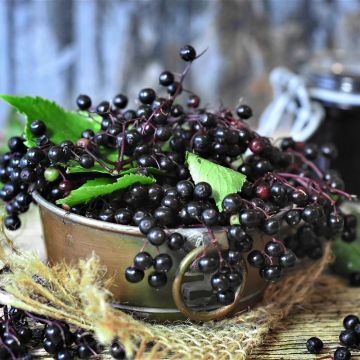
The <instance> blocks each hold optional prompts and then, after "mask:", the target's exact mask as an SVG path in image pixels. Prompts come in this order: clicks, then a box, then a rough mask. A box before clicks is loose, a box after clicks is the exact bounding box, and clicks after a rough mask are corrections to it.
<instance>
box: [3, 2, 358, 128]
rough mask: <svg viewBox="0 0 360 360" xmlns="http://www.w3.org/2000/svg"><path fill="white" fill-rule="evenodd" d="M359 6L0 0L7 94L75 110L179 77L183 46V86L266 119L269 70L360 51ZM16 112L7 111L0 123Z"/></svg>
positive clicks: (349, 4)
mask: <svg viewBox="0 0 360 360" xmlns="http://www.w3.org/2000/svg"><path fill="white" fill-rule="evenodd" d="M359 20H360V1H358V0H223V1H217V0H0V74H1V75H0V93H6V94H23V95H24V94H26V95H39V96H43V97H46V98H50V99H53V100H56V101H57V102H59V103H60V104H61V105H63V106H65V107H69V108H75V98H76V96H77V95H78V94H79V93H86V94H89V95H90V96H91V97H93V98H94V100H95V102H97V101H100V100H103V99H108V98H111V97H112V96H113V95H114V94H116V93H118V92H125V93H127V94H128V95H129V97H130V98H132V99H134V98H135V97H136V95H137V93H138V91H139V89H141V88H142V87H145V86H151V87H156V86H157V82H158V74H159V73H160V72H161V71H162V70H164V69H169V70H173V71H181V69H182V68H183V66H184V63H183V62H182V61H181V60H180V58H179V57H178V50H179V48H180V47H181V46H182V45H183V44H186V43H190V44H192V45H194V46H195V47H196V49H197V50H198V52H200V51H201V50H203V49H205V48H208V51H207V53H206V54H205V55H204V56H203V57H202V58H200V59H199V60H197V61H196V62H195V63H194V65H193V68H192V71H191V74H190V75H189V77H188V78H187V80H186V84H185V86H186V87H187V88H190V89H192V90H194V91H195V92H196V93H198V94H199V95H201V97H202V99H203V100H204V102H205V103H211V104H215V105H218V104H219V103H220V102H222V103H223V104H226V105H228V106H235V105H236V104H237V103H238V101H239V99H244V101H246V102H247V103H249V104H250V105H252V106H253V108H254V112H255V115H259V114H260V113H261V111H262V110H263V108H264V106H265V105H266V104H267V103H268V101H269V100H270V99H271V89H270V87H269V85H268V75H269V71H270V70H271V69H272V68H274V67H275V66H279V65H284V66H287V67H289V68H290V69H293V70H297V69H299V67H300V66H301V64H303V63H304V62H306V61H307V60H308V59H309V58H310V57H311V56H312V54H314V53H316V52H319V51H323V50H326V49H332V48H337V47H341V48H344V49H350V50H351V49H354V48H359V45H360V36H359V35H360V21H359ZM8 111H9V108H8V107H7V106H5V105H4V104H1V105H0V121H1V122H4V121H5V118H6V114H7V112H8Z"/></svg>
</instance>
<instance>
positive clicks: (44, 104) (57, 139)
mask: <svg viewBox="0 0 360 360" xmlns="http://www.w3.org/2000/svg"><path fill="white" fill-rule="evenodd" d="M0 98H1V99H3V100H5V101H6V102H7V103H9V104H10V105H12V106H13V107H14V108H16V109H17V110H18V111H19V112H20V113H21V114H23V115H25V117H26V123H25V130H24V136H25V145H26V146H27V147H32V146H35V145H36V141H35V136H34V135H33V134H32V133H31V131H30V124H31V122H32V121H33V120H36V119H40V120H42V121H43V122H44V123H45V125H46V127H47V132H48V135H49V136H50V139H51V140H52V141H53V142H54V143H55V144H59V143H61V142H62V141H64V140H70V141H73V142H76V141H77V140H78V139H79V137H80V134H81V132H82V131H83V130H84V129H91V130H93V131H95V132H96V131H99V130H100V122H99V118H98V117H96V116H95V117H90V116H88V115H85V114H84V113H83V112H82V113H80V112H72V111H65V110H64V109H63V108H61V107H60V106H59V105H57V104H56V103H55V102H53V101H50V100H46V99H43V98H41V97H31V96H8V95H0Z"/></svg>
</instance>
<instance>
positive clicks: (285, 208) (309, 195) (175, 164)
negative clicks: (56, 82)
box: [0, 45, 356, 304]
mask: <svg viewBox="0 0 360 360" xmlns="http://www.w3.org/2000/svg"><path fill="white" fill-rule="evenodd" d="M200 55H202V54H200ZM200 55H197V53H196V51H195V49H194V48H193V47H191V46H190V45H187V46H185V47H183V48H182V49H181V50H180V56H181V58H182V59H183V60H184V61H185V62H186V63H187V65H186V67H185V70H184V71H183V73H181V74H180V75H176V74H174V73H172V72H170V71H164V72H162V73H161V74H160V76H159V84H160V87H161V88H163V89H164V90H165V93H166V95H160V93H159V92H156V91H155V90H154V89H152V88H148V87H146V88H143V89H142V90H140V92H139V94H138V97H137V103H136V106H135V107H133V108H129V101H128V98H127V96H125V95H124V94H118V95H116V96H115V97H114V98H113V99H112V100H111V101H107V100H105V101H102V102H100V103H99V104H97V105H96V106H93V104H92V99H91V98H90V97H89V96H87V95H84V94H83V95H80V96H79V97H78V98H77V101H76V103H77V106H78V108H79V110H81V111H82V113H85V114H87V115H88V116H89V118H90V119H93V121H99V118H100V123H101V128H100V129H99V130H98V131H96V132H94V131H93V130H91V129H82V131H81V132H80V133H79V135H78V136H79V138H78V140H77V141H75V142H72V141H69V140H64V141H62V142H60V143H56V144H55V143H53V140H52V139H53V138H54V137H53V134H52V133H51V131H49V130H48V129H47V126H46V124H45V122H44V121H42V120H41V119H36V120H34V121H33V122H32V123H31V124H30V132H31V133H32V134H33V136H35V138H36V144H37V146H35V147H32V148H29V149H28V148H26V146H25V144H24V139H23V138H22V137H19V136H16V137H12V138H11V139H10V140H9V143H8V145H9V152H7V153H6V154H4V155H2V157H1V158H0V181H1V182H3V183H5V185H4V187H3V188H2V189H1V190H0V198H1V199H2V200H4V201H6V203H7V205H6V211H7V214H8V216H7V217H6V218H5V221H4V224H5V226H6V228H8V229H10V230H16V229H17V228H19V226H20V219H19V217H18V215H19V214H20V213H22V212H25V211H26V210H27V209H28V207H29V204H30V202H31V195H30V194H31V192H32V191H34V190H36V191H37V192H39V193H40V194H41V195H42V196H43V197H44V198H46V199H47V200H48V201H50V202H53V203H55V202H56V200H58V199H60V198H64V197H66V196H67V195H69V193H70V192H71V190H72V189H77V188H78V187H80V186H81V185H83V184H84V183H85V182H86V181H87V180H89V179H96V178H97V176H99V173H97V172H93V171H91V170H93V168H94V167H95V166H96V167H97V169H100V170H101V172H100V175H101V177H109V178H113V177H114V176H119V174H121V172H122V171H124V170H127V169H129V168H131V169H134V168H135V169H136V171H137V173H139V174H143V175H151V176H152V177H153V178H154V179H155V180H156V183H155V184H152V185H144V184H134V185H132V186H130V187H128V188H127V189H123V190H118V191H115V192H113V193H112V194H110V195H106V196H99V197H97V198H95V199H92V200H90V201H88V202H87V203H84V204H80V205H76V206H72V207H70V206H68V205H62V206H63V208H64V209H65V210H67V211H70V212H72V213H75V214H78V215H81V216H86V217H89V218H93V219H97V220H102V221H106V222H114V223H117V224H121V225H129V226H138V227H139V229H140V231H141V233H143V234H144V235H145V236H146V238H147V242H146V243H145V246H144V248H143V249H141V250H140V251H139V253H138V254H137V255H136V256H135V258H134V260H133V264H129V265H130V266H129V267H128V268H127V270H126V272H125V277H126V279H127V280H128V281H129V282H133V283H137V282H140V281H142V280H143V279H144V277H145V275H146V276H147V280H148V283H149V285H150V286H151V287H153V288H160V287H162V286H165V284H166V283H167V279H168V272H169V271H170V270H171V268H172V265H173V259H172V257H171V256H170V255H169V254H165V253H160V251H158V255H157V256H155V257H153V256H151V255H150V254H149V252H147V251H146V249H145V248H146V246H154V247H156V248H158V247H159V246H161V245H164V244H166V245H167V247H168V248H169V249H170V250H172V251H180V252H181V253H182V254H183V255H185V254H186V252H187V251H188V250H187V247H186V246H185V245H186V244H187V243H188V241H187V239H186V238H185V237H184V236H183V235H182V234H181V231H180V230H178V231H174V230H170V229H176V228H182V227H194V226H198V227H202V228H207V233H208V236H207V238H206V239H205V240H204V241H205V244H206V245H207V249H209V250H215V252H216V254H215V255H213V254H210V253H207V252H205V253H204V254H202V255H201V256H200V257H199V258H198V259H196V261H195V264H194V266H193V267H192V268H197V269H198V270H199V271H202V272H203V273H207V274H211V280H210V286H211V288H212V289H213V291H214V294H215V297H216V298H217V301H218V302H219V303H220V304H228V303H231V302H232V301H233V299H234V294H235V292H236V288H237V287H238V286H240V285H241V283H242V277H243V274H242V273H241V261H242V259H246V261H247V262H248V263H249V264H250V265H251V266H253V267H255V268H258V269H259V273H260V276H262V277H263V278H264V279H265V280H268V281H277V280H279V279H280V278H281V276H282V274H283V272H284V269H286V268H289V267H292V266H294V265H295V263H296V261H297V259H298V258H299V259H301V258H304V257H307V258H310V259H318V258H320V257H321V256H322V254H323V243H324V240H325V239H334V238H335V237H341V238H342V239H343V240H344V241H348V242H350V241H353V240H354V239H355V238H356V218H355V217H354V216H352V215H346V214H343V213H342V212H341V210H340V209H339V205H340V203H341V201H342V199H344V198H345V199H351V196H350V195H349V194H347V193H346V192H345V191H344V183H343V181H342V180H341V177H340V175H339V174H338V173H337V172H336V171H334V170H332V169H331V168H330V165H331V161H332V160H333V159H335V158H336V156H337V151H336V149H335V148H334V147H333V145H331V144H325V145H322V146H320V147H319V146H317V145H315V144H305V143H303V142H297V141H295V140H293V139H292V138H283V139H279V140H280V142H277V141H275V142H274V143H272V142H271V141H270V139H269V138H266V137H263V136H260V135H259V134H257V133H256V132H255V131H253V130H251V129H250V128H249V126H248V125H247V123H246V120H247V119H249V118H251V117H252V109H251V108H250V107H249V106H247V105H245V104H239V105H238V106H237V107H236V108H234V109H228V108H225V107H219V108H217V109H208V108H206V107H201V106H200V104H201V99H200V97H199V96H197V95H196V94H193V93H192V92H191V91H189V90H187V89H186V88H185V87H184V79H185V77H186V74H187V73H188V71H189V69H190V66H191V64H192V62H193V61H194V60H196V59H197V58H198V57H199V56H200ZM180 94H187V99H186V101H185V102H184V103H183V104H181V103H179V102H178V101H176V102H175V100H178V97H179V95H180ZM95 117H96V120H95ZM186 152H191V153H194V154H196V155H198V156H200V157H201V158H203V159H207V160H209V161H211V162H212V163H215V164H219V165H221V166H223V167H225V168H231V169H232V170H234V171H238V172H239V173H241V174H243V175H245V176H246V182H245V183H244V185H243V186H242V188H241V189H240V188H239V189H237V191H236V192H234V193H231V194H228V195H227V196H226V197H225V198H224V199H223V201H222V205H221V208H219V207H218V206H217V205H218V204H215V201H214V199H213V195H214V189H212V186H211V185H210V184H209V183H208V182H197V183H195V182H194V179H192V177H191V174H190V172H189V169H188V167H187V164H186V161H185V155H186ZM109 153H116V155H117V159H116V160H114V159H110V158H109V157H108V156H106V154H109ZM74 164H76V165H77V166H81V167H82V168H83V169H84V171H82V172H81V173H77V174H71V173H67V171H66V170H67V169H68V167H69V166H74ZM86 170H89V171H88V172H87V171H86ZM219 229H220V230H221V231H225V232H226V235H227V239H228V242H229V250H228V251H227V252H223V251H222V250H221V249H220V247H219V245H218V243H217V239H216V235H215V233H216V231H219ZM215 230H216V231H215ZM259 233H260V234H262V235H264V236H266V239H267V242H266V245H265V247H264V249H260V250H254V249H253V242H254V241H253V238H254V235H257V234H259ZM189 248H191V246H189Z"/></svg>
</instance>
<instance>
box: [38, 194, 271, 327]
mask: <svg viewBox="0 0 360 360" xmlns="http://www.w3.org/2000/svg"><path fill="white" fill-rule="evenodd" d="M33 197H34V199H35V200H36V202H37V203H38V205H39V208H40V216H41V220H42V226H43V231H44V239H45V244H46V249H47V254H48V259H49V261H50V262H51V263H56V262H58V261H61V260H65V261H66V262H68V263H76V262H77V261H78V259H79V258H81V257H84V258H86V257H88V256H90V255H91V254H92V253H95V254H96V255H97V256H99V258H100V259H101V261H102V263H103V264H104V265H105V266H106V268H107V274H106V276H111V277H113V278H114V285H113V286H112V287H111V288H110V290H111V292H112V293H113V295H114V300H115V302H116V304H115V305H116V306H118V307H120V308H123V309H124V310H127V311H130V312H133V313H136V314H137V315H139V316H142V317H151V318H158V319H162V320H166V319H178V318H181V317H183V316H182V315H181V312H180V311H179V309H177V307H176V305H175V302H174V300H173V289H172V286H173V282H174V279H175V277H176V273H177V270H178V269H180V271H181V272H182V273H183V272H184V270H185V269H184V268H183V267H182V268H180V263H181V261H182V259H183V258H184V256H185V255H186V253H185V252H181V251H178V252H174V251H171V250H169V249H168V247H167V246H166V245H163V246H161V247H160V249H159V250H160V252H161V253H167V254H169V255H170V256H171V257H172V259H173V263H174V265H173V267H172V270H171V271H170V272H169V273H168V282H167V284H166V286H164V287H163V288H161V289H153V288H151V287H150V286H149V285H148V283H147V280H146V276H145V278H144V280H143V281H142V282H140V283H137V284H131V283H128V282H127V281H126V280H125V277H124V271H125V269H126V268H127V267H128V266H129V265H131V264H132V263H133V258H134V256H135V255H136V254H137V253H138V252H139V250H140V249H141V248H142V247H143V245H144V244H145V242H146V238H145V237H144V236H143V235H142V234H141V233H140V231H139V230H138V228H136V227H133V226H123V225H117V224H112V223H106V222H103V221H98V220H93V219H88V218H85V217H83V216H79V215H75V214H71V213H69V212H66V211H64V210H62V209H60V208H58V207H56V206H55V205H53V204H51V203H49V202H47V201H46V200H44V199H43V198H42V197H41V196H39V195H38V194H36V193H34V194H33ZM176 231H179V232H181V233H182V234H183V235H184V236H186V237H189V238H191V240H190V242H191V243H193V244H194V243H197V244H198V243H199V239H201V238H202V237H203V236H207V230H206V229H204V228H198V229H177V230H176ZM215 236H216V238H217V239H218V241H219V244H220V245H221V246H222V247H223V248H226V243H227V241H226V235H225V232H224V230H221V229H220V230H218V231H215ZM253 238H254V247H255V248H263V244H264V242H265V241H266V237H261V236H260V235H258V236H256V234H255V235H253ZM190 246H191V247H192V248H190V249H189V250H193V249H195V246H194V245H190ZM146 251H148V252H149V253H150V254H151V255H153V256H156V255H157V250H156V249H155V248H154V247H153V246H148V247H147V248H146ZM150 271H151V270H148V272H150ZM265 286H266V284H265V282H264V281H263V280H262V279H261V278H260V276H259V273H258V270H257V269H254V268H250V267H249V269H248V276H247V280H246V281H244V286H243V288H242V289H240V290H238V291H237V294H238V297H237V300H236V307H235V306H232V307H231V308H230V309H228V310H229V311H230V310H231V311H232V312H233V311H237V310H241V309H243V308H244V307H247V306H251V305H253V304H254V303H255V302H256V301H258V300H259V299H260V298H261V294H262V292H263V290H264V289H265ZM240 292H242V296H240ZM178 303H179V302H178ZM199 310H201V307H200V309H199ZM185 313H186V312H185ZM226 313H227V311H219V312H217V313H216V314H215V315H216V316H214V317H219V316H224V315H226ZM186 316H189V314H186Z"/></svg>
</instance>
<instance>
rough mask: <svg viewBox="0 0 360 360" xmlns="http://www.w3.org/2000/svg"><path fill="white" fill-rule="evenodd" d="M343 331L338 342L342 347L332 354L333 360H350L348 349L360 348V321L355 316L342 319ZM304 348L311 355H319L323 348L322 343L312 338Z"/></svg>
mask: <svg viewBox="0 0 360 360" xmlns="http://www.w3.org/2000/svg"><path fill="white" fill-rule="evenodd" d="M343 326H344V330H342V331H341V332H340V335H339V341H340V344H341V345H343V346H340V347H338V348H337V349H336V350H335V352H334V357H333V359H334V360H350V359H351V352H350V350H349V349H359V348H360V320H359V318H358V317H357V316H356V315H347V316H345V318H344V319H343ZM306 347H307V349H308V351H309V352H310V353H311V354H320V352H321V350H322V349H323V347H324V344H323V342H322V341H321V340H320V339H319V338H317V337H312V338H310V339H308V340H307V342H306Z"/></svg>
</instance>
